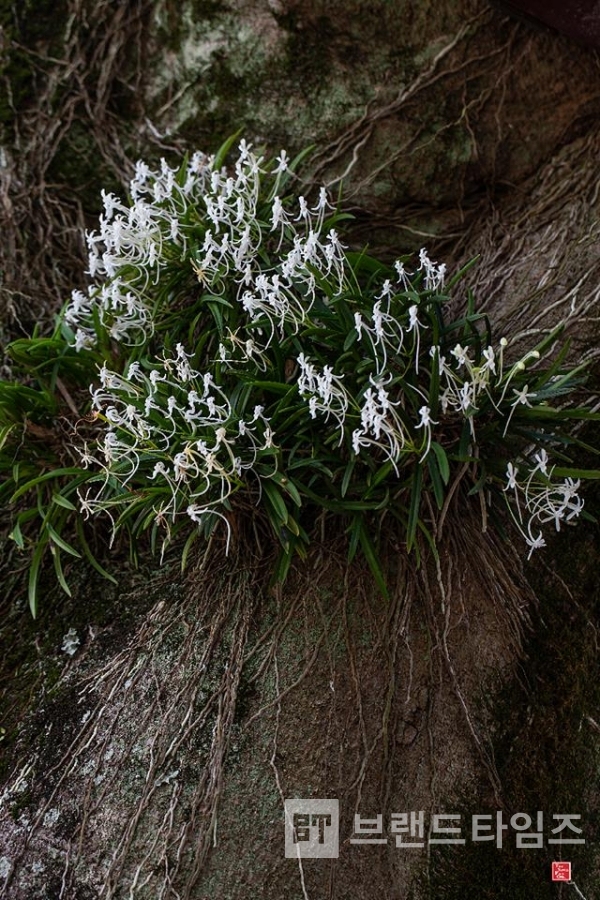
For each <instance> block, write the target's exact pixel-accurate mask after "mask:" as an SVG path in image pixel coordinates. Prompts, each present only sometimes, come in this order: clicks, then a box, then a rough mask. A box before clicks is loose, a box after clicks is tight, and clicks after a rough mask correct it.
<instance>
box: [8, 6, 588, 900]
mask: <svg viewBox="0 0 600 900" xmlns="http://www.w3.org/2000/svg"><path fill="white" fill-rule="evenodd" d="M0 12H1V14H2V23H3V27H4V29H5V32H4V33H5V35H8V41H14V42H15V44H10V43H6V44H5V50H4V57H3V61H2V65H3V73H4V76H5V80H6V81H7V83H8V84H10V86H11V89H12V94H8V93H7V98H6V104H5V105H3V106H2V108H1V109H0V118H1V120H2V123H3V124H2V128H3V144H4V147H5V157H3V166H2V171H1V173H0V174H1V175H2V179H3V182H2V184H3V192H2V200H3V203H4V207H3V208H4V210H5V215H6V235H7V237H6V240H5V242H4V244H3V248H2V249H1V251H0V252H1V253H2V254H3V261H2V266H3V272H4V276H3V278H4V280H3V284H2V290H3V297H4V300H5V304H4V312H3V322H2V325H3V328H4V330H5V331H6V332H7V333H8V334H15V333H16V334H19V333H20V331H21V329H23V330H28V328H29V326H30V325H31V324H33V322H34V321H35V320H37V319H38V318H41V319H42V320H45V321H46V322H47V321H48V320H49V319H51V317H52V315H53V313H54V312H55V311H56V309H57V308H58V307H59V305H60V303H61V301H62V300H63V299H64V294H65V291H66V290H67V286H68V285H69V284H71V283H72V286H73V287H76V286H78V284H79V282H80V281H81V280H82V276H81V273H82V272H83V269H84V267H85V262H84V260H83V251H82V247H81V240H80V236H81V229H82V228H83V226H84V225H85V224H86V223H87V224H91V223H92V221H93V216H94V215H95V214H96V213H97V199H96V198H97V196H98V194H99V191H100V188H101V187H105V188H107V187H114V185H116V184H117V183H118V182H119V181H120V182H124V181H125V180H126V177H127V175H128V171H129V169H130V163H131V160H132V159H134V158H135V156H136V155H138V154H143V155H145V156H150V157H160V156H161V155H166V156H173V157H174V156H175V155H176V154H178V153H180V152H181V151H183V150H185V149H188V148H192V149H195V148H196V147H200V148H202V149H206V150H209V151H211V150H214V149H215V148H216V146H217V145H218V144H219V143H220V141H221V140H223V139H224V138H225V137H227V136H228V135H229V134H230V133H232V132H234V131H236V130H237V129H238V128H240V127H243V128H244V129H245V135H246V137H247V138H248V139H249V140H252V141H255V142H258V143H264V144H265V145H266V146H268V147H269V148H271V149H278V148H279V147H281V146H286V147H289V148H290V149H291V150H292V151H294V150H295V151H300V150H302V149H303V148H305V147H306V146H307V145H308V144H314V145H315V151H314V153H313V155H312V157H311V159H310V161H309V166H308V169H307V170H306V171H305V175H304V177H305V178H306V180H307V181H309V182H310V180H311V179H315V180H319V181H325V182H327V183H329V184H330V185H331V187H332V190H334V191H335V189H336V188H337V186H338V185H343V189H344V190H343V194H344V197H346V198H347V200H346V202H347V203H348V205H349V207H350V208H351V209H352V211H353V212H354V214H355V217H356V218H355V221H354V224H353V230H352V232H351V234H352V237H351V239H352V241H354V242H355V243H356V244H357V245H360V244H361V243H362V242H363V241H364V240H365V239H367V240H368V241H369V242H370V243H371V245H373V246H374V247H375V248H376V249H377V250H378V251H380V252H382V253H384V254H388V255H390V256H394V255H398V254H400V253H404V252H408V251H410V250H412V249H415V248H418V247H420V246H421V245H422V244H426V245H427V246H428V247H429V249H430V251H431V252H432V254H434V255H435V254H436V253H437V254H443V255H444V257H445V259H446V261H447V262H448V263H449V264H450V265H451V266H459V265H461V264H462V263H463V262H465V261H467V260H468V259H470V258H472V256H474V255H475V254H479V255H480V262H479V264H478V266H477V267H475V268H474V269H472V270H471V272H470V273H469V275H468V278H467V282H466V284H467V285H468V286H470V287H471V288H472V289H473V290H474V292H475V293H476V296H477V298H478V302H479V303H480V304H482V305H483V307H484V308H485V310H486V311H487V312H488V313H489V315H490V316H491V317H492V318H493V319H494V320H496V321H498V322H500V323H501V327H502V328H503V329H504V333H505V334H507V336H510V337H511V338H514V339H519V338H521V339H523V340H524V339H525V338H526V337H527V339H528V340H529V341H530V342H531V338H532V337H535V336H536V335H538V334H539V333H540V332H542V331H544V330H547V329H549V328H551V327H553V326H554V325H555V324H556V322H558V321H563V322H564V323H565V324H566V326H567V333H569V334H570V335H572V337H573V338H574V340H575V341H576V352H577V354H578V355H579V356H587V357H588V358H590V359H592V360H593V359H594V358H595V356H596V344H597V339H596V322H597V320H598V288H597V281H598V274H600V273H599V270H598V254H597V250H596V248H597V238H598V224H597V223H598V221H600V217H599V215H598V212H599V210H598V205H599V201H598V189H597V179H596V160H597V158H598V150H599V149H600V146H599V141H600V138H599V135H598V126H597V112H598V105H599V103H600V74H599V72H598V67H597V60H596V57H595V55H594V54H593V53H592V52H591V51H587V50H584V49H581V48H578V47H576V46H574V45H572V44H570V43H569V42H568V41H567V40H566V39H563V38H561V37H560V36H557V35H554V34H552V33H550V32H547V31H544V30H540V31H533V30H530V29H529V28H527V27H526V26H524V25H523V24H522V23H516V22H513V21H512V20H509V19H506V18H504V17H503V16H502V15H500V14H499V13H498V12H496V11H495V10H493V9H492V8H490V7H489V6H488V5H487V4H486V3H484V2H480V0H468V2H467V0H463V2H461V3H451V2H442V3H429V2H421V3H418V4H417V3H407V2H406V3H405V2H402V3H397V2H385V0H378V2H376V3H365V2H359V0H352V2H341V0H340V2H338V0H335V2H327V3H325V2H319V0H272V2H269V3H264V2H260V3H258V2H256V0H230V2H226V3H206V2H198V0H196V2H193V0H186V2H182V3H179V4H175V3H172V2H171V0H161V2H154V3H152V4H149V5H148V4H146V5H144V4H140V5H139V6H138V5H137V4H131V5H128V9H127V11H126V12H125V11H124V10H123V9H120V10H119V12H118V15H117V14H116V13H115V10H114V8H113V6H112V5H111V4H109V3H100V4H91V3H87V2H83V0H81V2H75V0H69V2H66V3H65V6H64V9H63V8H62V7H61V6H59V7H58V8H55V7H53V11H52V16H49V15H48V16H45V17H43V16H42V12H43V10H41V9H40V10H38V13H39V16H40V17H39V19H38V20H37V24H36V26H35V28H33V26H32V25H31V22H30V21H29V20H27V21H25V20H24V19H23V18H22V17H21V18H19V17H17V18H15V15H16V14H15V13H14V11H13V9H12V6H11V7H10V10H9V6H8V5H6V4H5V5H4V6H0ZM44 22H45V23H46V24H45V25H44V24H43V23H44ZM28 23H29V24H28ZM16 44H18V45H19V46H16ZM11 97H12V100H11ZM15 98H16V99H15ZM53 117H54V118H53ZM48 128H50V131H48V130H47V129H48ZM48 134H51V135H52V139H51V140H48V138H47V135H48ZM98 161H99V163H100V164H99V165H96V163H97V162H98ZM111 180H112V184H111V183H110V182H111ZM40 223H41V224H40ZM42 226H43V227H42ZM462 299H464V298H460V297H459V298H458V299H457V303H460V302H462ZM589 440H591V441H593V440H594V437H593V435H592V436H590V438H589ZM586 502H587V505H588V508H590V509H591V510H592V511H593V510H594V509H595V508H596V509H597V508H598V500H597V497H595V495H594V492H593V491H590V492H588V494H587V496H586ZM447 529H448V526H447ZM480 532H481V529H480V525H479V520H478V519H477V517H476V511H475V512H474V511H473V510H471V509H470V506H469V501H467V500H466V499H465V498H462V500H460V502H459V503H458V505H457V507H456V509H455V510H454V511H453V519H452V521H451V528H450V532H449V533H448V530H447V533H446V536H445V537H444V538H443V545H442V547H443V550H442V557H441V559H442V563H441V569H438V568H436V566H435V564H434V563H433V561H431V560H429V562H426V564H425V565H424V566H423V568H422V569H421V570H418V571H417V570H416V569H415V568H414V567H413V565H412V563H410V562H408V561H407V560H406V559H405V558H404V556H403V554H402V548H401V545H400V544H398V545H395V543H394V542H395V540H396V538H395V536H394V535H390V536H389V541H390V546H389V548H388V549H389V574H390V578H391V580H392V582H393V584H394V590H393V591H392V599H391V601H390V603H389V605H387V606H386V605H385V604H384V603H383V602H382V601H381V599H380V598H378V597H377V594H376V592H375V590H374V588H373V585H372V584H371V581H370V578H369V576H368V574H367V573H366V572H364V571H362V570H361V569H360V568H358V567H352V568H348V567H347V566H345V564H344V557H343V540H338V536H337V535H335V536H334V540H331V541H328V542H327V543H323V544H322V545H321V546H319V543H318V541H317V542H316V543H315V547H314V551H313V553H312V555H311V557H310V559H309V561H308V562H307V563H306V565H305V566H303V567H300V568H298V569H297V570H296V571H295V572H294V573H293V577H292V580H291V581H290V583H289V584H288V586H287V588H286V589H285V590H284V591H273V590H271V589H270V588H269V587H268V571H265V569H264V566H265V565H266V563H260V564H259V562H256V561H255V560H254V558H253V557H252V556H251V555H250V554H249V553H246V554H245V553H241V552H238V555H237V556H234V557H233V558H230V559H229V560H222V561H219V560H218V559H216V560H215V561H214V562H212V563H211V564H210V566H212V567H209V569H203V568H201V567H199V568H197V569H196V570H194V572H193V573H192V577H188V578H186V579H183V578H179V577H178V576H177V575H176V569H175V568H172V569H170V570H169V569H167V570H166V571H165V570H162V571H155V570H149V571H148V572H147V573H146V575H145V577H144V578H141V577H140V576H139V575H136V574H135V573H133V572H132V571H130V570H129V569H128V568H126V567H124V568H123V570H122V573H121V584H120V587H119V589H118V590H115V591H112V590H111V591H107V590H106V586H105V584H104V583H102V584H99V583H98V582H97V581H95V580H93V579H91V578H90V579H88V578H87V575H85V576H84V575H83V574H82V575H81V582H80V583H78V584H77V589H76V592H75V596H74V599H73V601H68V600H66V599H64V598H63V599H61V598H59V597H58V596H57V594H56V592H53V591H52V590H50V589H49V590H48V595H47V597H46V601H45V604H44V610H43V615H42V618H41V619H40V620H38V621H36V622H35V623H34V622H31V621H30V620H29V619H28V618H27V611H26V609H25V608H24V606H25V604H24V600H23V596H24V594H23V589H22V584H21V582H20V581H19V578H18V575H10V577H8V575H7V576H6V581H5V584H6V587H7V595H6V597H5V600H4V605H5V609H6V616H5V618H4V623H3V625H2V626H1V630H2V639H3V641H5V642H6V645H7V647H8V648H9V651H10V652H9V653H7V656H6V661H5V664H4V668H3V674H5V675H6V681H5V687H4V693H3V696H4V698H5V709H4V712H3V718H2V722H0V725H1V726H2V727H3V728H5V729H6V733H5V735H4V740H3V741H2V742H0V752H1V754H2V785H3V793H2V794H1V797H2V801H1V806H0V815H1V816H2V823H3V824H2V829H1V834H2V838H1V841H2V842H3V843H2V847H0V875H2V877H4V878H8V882H7V886H6V887H5V889H4V895H5V896H7V897H14V898H16V900H20V898H23V900H27V898H30V897H32V896H36V897H38V896H39V897H48V898H58V897H62V898H73V900H75V898H82V900H87V898H90V900H91V898H96V897H103V898H107V897H115V898H117V897H123V898H125V897H129V896H134V897H140V898H143V897H148V898H155V897H159V896H160V897H176V896H182V897H190V898H195V900H200V898H209V897H211V898H212V897H223V898H231V900H233V898H236V900H237V898H239V900H241V898H244V900H245V898H249V897H255V896H260V897H264V898H266V900H271V898H272V900H279V898H283V897H286V898H287V897H290V898H296V897H297V898H299V900H306V897H310V898H311V900H313V898H315V897H346V896H350V895H352V896H356V897H365V898H366V897H372V896H374V895H375V894H376V895H377V896H380V897H382V898H383V897H386V898H408V897H414V898H425V897H430V898H432V900H433V898H436V900H438V898H442V900H451V898H457V897H459V896H460V897H466V898H470V897H473V898H475V897H477V898H481V897H492V896H493V897H494V898H502V897H507V898H508V897H510V898H511V900H515V898H518V897H521V896H523V897H528V898H531V897H533V898H545V897H551V896H555V894H554V893H553V891H554V888H553V886H552V885H551V884H550V882H549V879H548V872H547V864H548V862H549V859H550V856H549V852H550V851H549V850H548V847H547V845H546V847H545V849H544V850H542V851H524V850H523V851H514V850H510V849H506V850H505V851H499V850H498V851H496V850H494V852H491V851H490V852H488V850H487V848H486V849H485V850H480V849H479V848H477V847H474V845H472V844H471V843H470V842H469V840H468V834H467V844H468V846H467V847H465V848H461V847H459V848H458V849H456V852H454V848H451V849H452V850H453V852H452V853H449V852H448V853H445V852H442V851H437V850H432V852H431V853H430V854H420V853H418V852H416V851H415V853H414V855H412V856H410V857H409V856H402V855H401V854H402V851H400V850H396V848H395V846H394V841H393V838H390V843H389V845H388V846H386V847H362V848H359V847H356V846H352V845H350V844H349V843H348V838H349V837H350V835H351V832H352V826H353V816H354V813H355V812H358V813H360V814H361V815H362V816H363V817H369V818H374V817H375V816H376V815H378V814H380V813H381V814H382V815H383V816H384V819H385V818H386V816H387V820H386V827H387V824H389V815H390V814H391V813H392V812H405V811H411V810H415V811H417V810H420V809H424V810H425V811H426V812H427V814H429V813H435V812H456V813H459V812H460V813H462V815H463V822H464V823H467V822H468V823H470V819H469V817H470V815H471V814H472V813H473V812H479V813H490V812H495V811H496V810H497V809H499V808H500V807H503V808H504V809H505V812H508V813H509V815H512V814H513V813H514V812H516V811H524V812H527V813H529V814H531V813H535V811H536V810H538V809H540V810H543V811H544V812H545V814H546V815H547V816H548V817H549V821H550V820H551V816H552V814H553V813H558V812H573V813H580V814H582V816H583V827H584V830H585V838H586V840H587V842H588V843H587V844H586V845H585V847H584V848H583V849H579V848H576V850H577V856H575V855H574V856H573V859H574V860H575V862H576V864H577V868H576V870H575V871H576V874H575V875H574V879H575V881H576V882H577V884H578V885H579V887H580V888H581V890H582V891H583V893H584V894H585V895H586V896H587V895H588V894H589V895H590V896H593V894H594V890H598V887H600V879H599V878H598V859H597V856H596V855H595V854H594V851H593V850H592V848H591V846H590V845H591V844H592V842H593V840H594V839H595V837H597V830H598V807H597V800H598V797H597V787H596V784H595V781H594V779H595V778H596V774H595V773H596V770H597V760H598V731H599V725H598V723H599V722H600V718H599V717H598V714H597V707H598V702H599V701H600V696H599V694H598V687H597V685H598V657H597V644H596V628H597V623H598V594H597V584H596V579H595V571H596V567H597V557H596V552H597V551H596V546H595V545H596V542H597V537H598V530H597V526H596V524H594V523H586V524H585V525H583V526H579V529H578V530H575V529H568V530H567V534H566V535H565V534H559V535H557V538H556V541H555V542H553V543H552V545H551V546H550V547H549V548H548V550H547V552H546V556H545V557H544V559H543V560H542V561H541V562H539V563H538V565H537V566H536V567H527V571H526V572H525V573H523V572H522V571H521V568H520V564H519V563H518V562H517V552H516V551H517V549H519V550H520V548H512V547H511V546H510V544H509V542H508V541H506V543H505V544H503V542H502V540H501V539H500V538H498V537H497V536H494V534H488V535H482V534H481V533H480ZM9 546H10V545H9V544H8V543H7V544H6V547H7V548H8V547H9ZM16 567H17V561H16V557H15V554H14V552H12V553H10V552H9V550H8V549H7V550H6V556H5V563H4V569H3V571H4V572H5V573H9V572H12V571H13V570H14V569H15V568H16ZM75 578H76V576H75ZM530 585H533V586H534V589H532V588H531V587H530ZM71 627H74V628H75V629H76V631H77V632H78V635H79V637H80V639H81V649H80V650H79V651H78V652H77V654H76V655H75V656H74V657H73V658H72V659H69V658H67V657H66V656H65V654H64V653H62V652H61V649H60V648H61V642H62V637H63V635H64V634H65V633H66V632H67V631H68V630H69V629H70V628H71ZM294 796H306V797H311V796H313V797H315V796H321V797H328V796H336V797H339V798H340V801H341V806H342V851H341V857H340V860H339V861H337V862H335V861H332V862H331V863H329V862H327V861H325V860H306V861H304V863H303V866H302V867H299V865H298V863H297V861H295V860H286V859H285V858H284V854H283V822H284V820H283V813H282V805H283V798H284V797H294ZM550 824H552V823H551V821H550ZM467 831H468V826H467ZM548 833H549V825H547V827H546V837H547V836H548ZM512 841H513V844H514V836H512ZM404 852H406V851H404ZM0 890H1V888H0Z"/></svg>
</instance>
